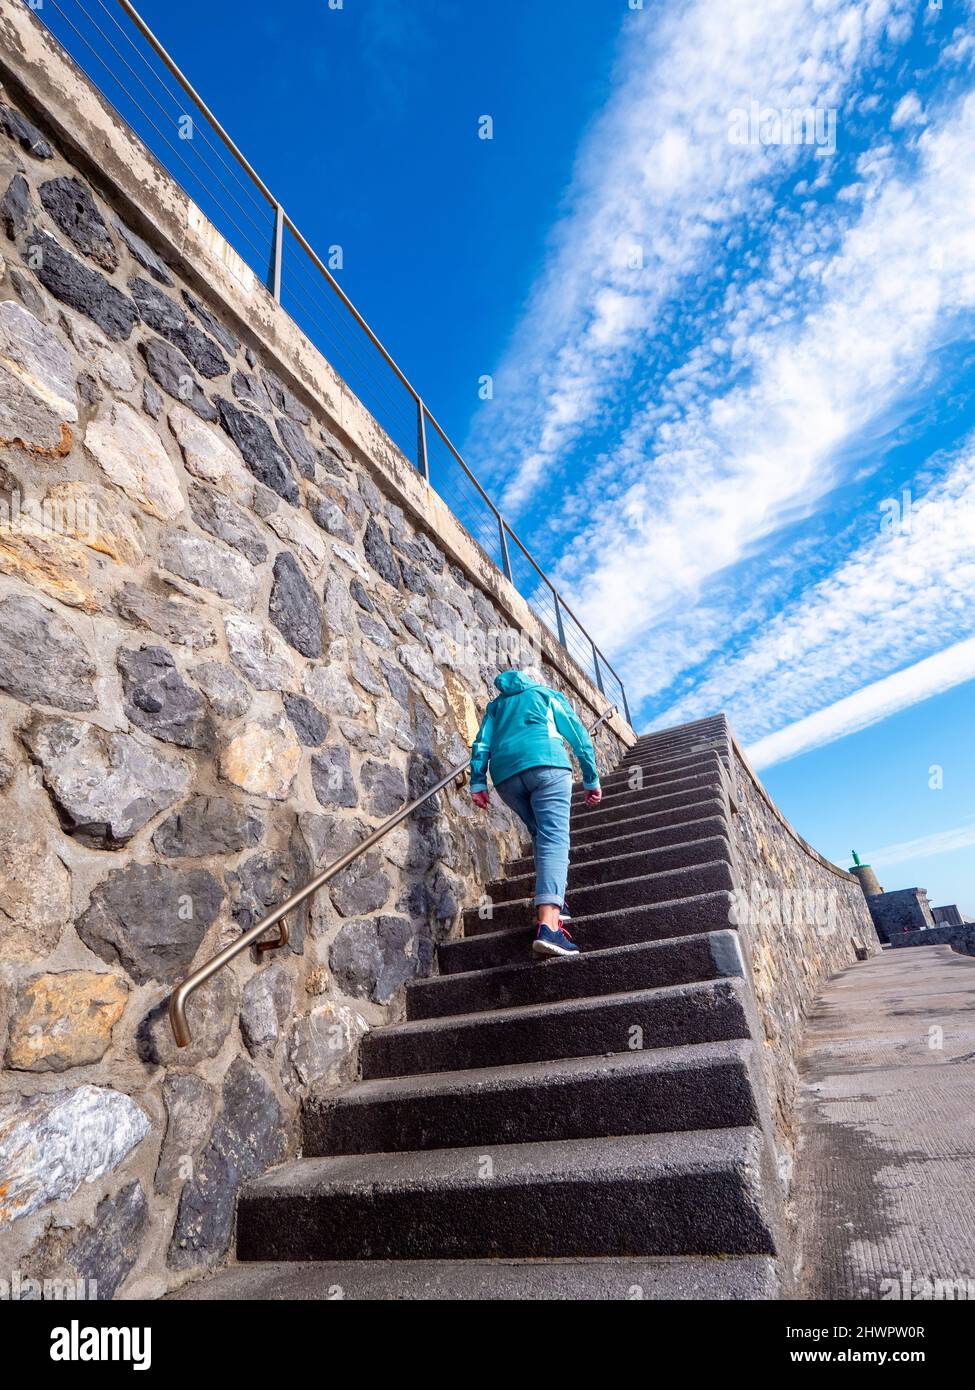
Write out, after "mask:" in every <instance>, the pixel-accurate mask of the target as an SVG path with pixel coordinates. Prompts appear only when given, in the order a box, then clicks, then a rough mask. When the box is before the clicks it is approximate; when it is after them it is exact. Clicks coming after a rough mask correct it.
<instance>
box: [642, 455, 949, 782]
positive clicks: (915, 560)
mask: <svg viewBox="0 0 975 1390" xmlns="http://www.w3.org/2000/svg"><path fill="white" fill-rule="evenodd" d="M942 466H944V465H942ZM908 503H909V505H908ZM870 522H871V532H872V534H871V536H870V538H869V539H868V540H865V541H863V542H862V543H861V544H860V545H859V546H858V547H857V548H856V549H855V550H854V551H853V552H852V553H851V554H850V555H849V556H848V557H847V558H846V559H845V560H844V561H842V562H840V563H838V564H836V565H835V566H834V567H833V569H832V570H831V571H830V573H829V574H828V575H827V576H826V577H825V578H823V579H821V580H819V581H818V582H817V583H815V584H812V585H807V586H804V587H802V588H801V589H800V591H799V593H798V594H797V595H796V596H795V597H794V598H793V599H792V601H791V602H789V603H787V604H785V605H784V606H783V607H781V608H780V611H779V612H777V613H776V614H775V616H774V617H773V618H772V619H771V620H769V621H767V622H762V623H761V624H760V625H759V626H757V628H756V629H755V631H754V632H753V633H752V635H750V637H749V638H748V639H747V640H745V641H744V642H741V643H736V644H734V650H733V652H732V654H731V655H728V656H725V657H718V658H716V659H712V660H711V662H710V664H709V668H708V671H707V674H706V675H705V676H704V677H703V678H702V679H701V680H700V681H698V682H697V683H696V684H695V686H694V689H693V690H692V692H691V693H690V694H689V695H687V696H686V697H684V698H683V699H681V700H680V701H678V702H677V703H676V704H674V705H672V706H671V707H670V709H668V710H667V711H666V712H665V713H663V714H662V715H661V716H660V719H659V721H658V723H659V724H661V725H667V724H673V723H678V722H680V721H681V720H684V719H695V718H699V717H700V716H702V715H706V714H711V713H713V712H714V711H715V710H717V709H727V711H728V713H729V714H730V716H731V718H732V721H733V723H734V725H735V726H736V728H737V729H738V730H739V732H740V736H741V737H743V738H745V739H746V740H752V739H754V738H755V737H756V735H758V734H760V733H764V731H765V730H767V729H769V728H771V729H773V730H775V729H778V730H780V732H779V733H775V734H773V735H771V737H766V738H761V739H760V740H759V742H758V743H757V745H756V747H757V748H758V750H759V754H758V755H759V756H760V757H762V758H763V760H764V762H765V765H768V763H770V762H772V761H779V760H781V759H782V758H784V757H792V756H794V755H795V753H797V752H802V751H806V749H808V748H811V747H814V746H816V745H818V744H821V743H825V742H828V741H830V739H833V738H839V737H842V736H843V735H844V734H846V733H852V732H853V731H854V729H856V728H863V727H865V726H866V725H867V724H870V723H874V722H875V721H876V719H878V718H881V717H884V714H885V713H892V712H893V710H894V708H898V709H900V708H904V707H905V705H906V704H910V703H913V701H914V700H916V699H923V698H926V697H927V695H930V694H934V693H936V692H937V690H938V689H947V687H948V685H949V684H955V683H957V680H963V679H967V678H968V677H967V676H966V675H965V673H964V669H962V670H961V673H960V674H958V675H957V680H956V679H951V680H947V681H946V683H945V684H944V685H942V686H937V685H936V684H935V685H930V686H925V685H924V684H923V679H924V678H925V676H926V674H930V675H931V676H932V677H934V678H936V677H938V675H939V671H940V673H941V675H944V676H947V675H948V674H949V673H950V667H949V666H948V665H946V666H944V667H943V668H938V667H937V666H936V667H934V668H933V669H932V668H929V667H928V666H926V664H925V663H924V662H922V663H920V665H919V666H918V665H916V664H915V663H916V658H917V657H918V656H919V655H921V654H931V653H934V652H937V651H940V650H941V649H943V648H946V647H949V646H952V645H953V644H954V642H955V641H956V639H957V638H958V637H959V636H960V635H965V636H967V634H968V633H970V632H971V631H972V630H973V629H975V441H972V442H970V443H969V444H968V445H967V446H966V447H964V448H963V449H962V450H961V451H960V453H959V454H958V456H957V457H956V458H955V459H954V460H953V461H952V462H951V463H950V465H949V466H948V467H947V470H946V472H945V474H944V476H943V477H942V479H941V481H940V482H938V483H937V484H936V485H935V486H932V487H931V488H930V490H929V491H928V492H927V493H926V494H925V495H923V496H921V497H920V498H914V497H910V496H908V498H907V499H905V498H903V497H900V496H899V497H896V498H889V499H886V501H885V505H884V506H883V508H882V509H878V510H877V512H876V513H875V514H874V516H873V517H872V518H871V519H870ZM787 559H788V561H790V562H793V563H795V565H796V566H797V567H798V565H799V564H800V563H801V559H802V557H801V556H799V555H793V556H789V557H787ZM775 582H776V578H775V576H773V578H772V583H773V585H774V584H775ZM726 603H727V600H724V601H723V602H722V603H721V604H719V605H715V606H714V607H712V605H708V604H705V605H702V606H701V609H700V611H699V613H698V615H697V619H696V625H695V628H694V629H693V630H700V629H701V627H702V625H704V624H707V626H705V627H704V630H705V631H706V632H708V633H709V634H710V635H713V638H714V640H715V641H716V642H717V641H718V640H724V639H725V638H726V637H727V635H728V634H727V633H722V632H721V628H720V624H721V621H722V616H723V614H724V613H725V612H726V607H725V605H726ZM739 606H740V607H741V608H742V609H743V610H744V611H745V613H746V614H747V606H746V605H744V604H742V603H741V602H740V601H739ZM706 655H707V652H706V651H705V652H701V653H698V654H697V659H698V660H702V659H703V658H704V656H706ZM905 666H906V667H908V668H909V669H908V671H906V672H902V673H901V679H900V680H899V682H898V683H896V684H895V685H894V686H888V685H886V683H885V682H884V681H883V680H881V681H879V682H877V681H876V675H877V672H878V671H879V672H887V671H895V670H896V669H897V668H899V667H905ZM910 672H914V676H913V677H912V678H911V679H908V676H909V673H910ZM912 679H913V680H914V681H916V682H917V684H912ZM852 692H859V693H860V695H862V698H861V699H858V698H857V697H856V696H855V695H854V694H852ZM848 696H849V697H850V698H847V697H848ZM885 699H892V700H896V702H897V703H896V704H892V705H891V706H890V708H887V709H882V704H883V701H884V700H885ZM810 710H814V711H815V710H818V711H820V713H819V714H815V715H813V716H812V717H811V718H806V717H805V716H806V715H807V713H808V711H810ZM878 710H881V711H882V712H881V713H878V712H877V711H878Z"/></svg>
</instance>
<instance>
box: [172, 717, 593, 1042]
mask: <svg viewBox="0 0 975 1390" xmlns="http://www.w3.org/2000/svg"><path fill="white" fill-rule="evenodd" d="M616 708H617V707H616V705H610V707H609V709H608V710H606V712H605V713H604V714H601V715H600V716H599V718H598V719H597V720H596V722H595V723H594V724H590V725H589V733H590V735H592V734H594V733H595V732H596V730H597V729H598V728H599V726H600V725H601V724H605V722H606V720H607V719H610V718H611V717H612V716H613V715H614V714H615V713H616ZM470 764H471V760H470V758H468V759H467V761H466V762H463V763H459V764H458V765H457V767H455V768H452V769H451V770H450V772H448V773H447V774H446V775H445V776H444V777H441V779H440V781H439V782H437V783H436V784H435V785H434V786H432V787H431V788H430V789H429V791H425V792H424V793H423V795H422V796H418V797H417V798H416V799H415V800H414V801H411V802H409V803H408V805H406V806H403V807H401V808H400V810H398V811H397V812H396V813H395V815H392V816H390V817H389V819H388V820H385V821H383V823H382V825H380V826H378V827H377V829H375V830H374V831H373V832H372V834H371V835H368V836H367V837H366V838H365V839H364V840H363V841H362V843H361V844H359V845H356V846H355V848H353V849H350V850H348V851H347V853H345V854H343V855H342V857H341V858H340V859H336V861H335V863H334V864H329V865H328V866H327V868H324V869H323V870H322V872H321V873H320V874H316V875H315V877H314V878H312V879H309V881H308V882H307V883H306V884H305V886H304V888H299V889H298V891H297V893H292V895H291V897H290V898H288V900H287V902H283V903H282V904H281V905H280V907H276V908H275V909H274V911H273V912H269V913H268V914H267V916H266V917H262V918H261V920H260V921H259V922H258V923H257V925H256V926H253V927H251V928H250V929H249V930H248V931H245V932H244V934H243V936H239V937H238V938H237V940H236V941H232V942H231V943H230V945H229V946H225V947H224V948H223V950H222V951H218V952H217V954H216V955H215V956H212V957H211V958H210V960H208V961H207V962H206V963H205V964H204V965H201V966H200V967H199V969H198V970H194V971H193V973H192V974H191V975H187V977H186V979H185V980H184V981H183V982H182V984H179V985H177V986H176V988H175V989H174V990H173V993H172V995H171V996H170V1000H169V1022H170V1026H171V1028H172V1030H173V1037H174V1038H175V1039H176V1046H177V1047H188V1046H189V1045H190V1043H191V1042H192V1041H193V1035H192V1033H191V1032H190V1025H189V1023H188V1022H187V1018H186V1005H187V1001H188V1000H189V997H190V995H191V994H192V993H193V991H194V990H197V989H199V988H200V986H201V985H203V984H206V982H207V980H209V979H210V977H211V976H212V975H215V974H216V973H217V971H218V970H222V969H223V967H224V966H225V965H229V963H230V962H231V961H232V960H233V959H234V958H235V957H236V956H239V955H240V953H241V951H246V950H247V948H248V946H250V945H251V944H252V943H254V942H257V950H258V951H276V950H278V949H279V948H280V947H282V946H287V944H288V927H287V924H286V923H285V921H284V919H285V917H286V916H287V915H288V913H289V912H292V911H293V910H294V908H296V907H300V905H301V904H302V903H303V902H304V901H305V899H306V898H309V897H311V895H312V893H315V892H317V891H318V889H319V888H321V887H323V886H324V885H325V884H326V883H328V881H329V880H330V879H333V878H334V877H335V875H336V874H339V873H341V872H342V870H343V869H347V868H348V867H349V865H350V864H351V863H352V862H353V861H354V860H356V859H358V857H359V855H360V854H365V853H366V851H367V850H370V849H372V847H373V845H375V844H378V842H379V841H380V840H381V839H382V838H383V836H384V835H387V834H388V833H389V831H390V830H394V829H395V828H396V826H397V825H399V824H400V822H401V821H404V820H405V819H406V817H407V816H409V815H412V814H413V812H414V811H415V810H416V809H417V808H418V807H419V806H422V805H423V804H424V803H425V802H427V801H429V800H430V798H431V797H432V796H436V794H437V792H440V791H443V789H444V787H446V786H448V785H449V784H450V783H451V782H453V781H455V780H457V779H459V778H461V777H463V775H464V773H465V772H466V771H467V769H468V768H469V767H470ZM271 927H277V928H278V936H277V938H276V939H275V940H273V941H260V942H258V940H257V938H258V937H259V936H263V934H264V933H265V932H266V931H269V930H270V929H271Z"/></svg>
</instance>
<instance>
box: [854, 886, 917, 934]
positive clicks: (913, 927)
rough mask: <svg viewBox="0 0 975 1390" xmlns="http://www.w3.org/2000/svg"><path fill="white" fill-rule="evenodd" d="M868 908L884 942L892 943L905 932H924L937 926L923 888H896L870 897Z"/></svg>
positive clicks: (872, 894)
mask: <svg viewBox="0 0 975 1390" xmlns="http://www.w3.org/2000/svg"><path fill="white" fill-rule="evenodd" d="M867 907H868V908H869V909H870V916H871V917H872V918H873V923H874V926H875V927H876V928H877V935H878V936H879V937H880V940H881V941H890V942H893V941H894V939H895V937H898V936H901V935H902V934H903V933H904V932H918V931H924V930H925V929H926V928H928V927H933V926H934V915H933V913H932V912H931V905H930V903H929V902H928V894H927V890H926V889H924V888H895V889H892V890H891V892H889V893H871V894H870V896H869V897H868V898H867Z"/></svg>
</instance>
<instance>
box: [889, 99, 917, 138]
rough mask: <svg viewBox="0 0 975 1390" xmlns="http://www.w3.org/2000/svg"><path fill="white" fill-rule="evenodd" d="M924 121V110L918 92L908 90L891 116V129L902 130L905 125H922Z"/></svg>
mask: <svg viewBox="0 0 975 1390" xmlns="http://www.w3.org/2000/svg"><path fill="white" fill-rule="evenodd" d="M923 121H924V112H923V110H922V108H921V101H920V98H919V97H918V94H917V92H907V93H905V95H904V96H902V97H901V99H900V101H899V102H898V103H897V105H896V106H895V107H894V110H893V114H892V115H891V118H890V128H891V130H900V129H901V128H902V127H903V126H908V125H921V124H923Z"/></svg>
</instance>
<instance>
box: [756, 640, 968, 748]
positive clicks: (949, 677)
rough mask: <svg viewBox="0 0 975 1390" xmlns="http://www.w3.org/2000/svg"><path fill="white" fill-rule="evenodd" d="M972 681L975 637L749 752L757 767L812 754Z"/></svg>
mask: <svg viewBox="0 0 975 1390" xmlns="http://www.w3.org/2000/svg"><path fill="white" fill-rule="evenodd" d="M969 680H975V637H969V638H967V639H966V640H965V641H963V642H956V643H955V644H954V646H952V647H947V648H946V649H945V650H944V651H941V652H938V653H937V654H936V655H935V656H929V657H926V658H925V660H924V661H918V662H916V663H915V664H914V665H913V666H909V667H908V668H907V669H906V670H904V671H897V672H895V673H894V675H892V676H885V677H884V678H883V680H879V681H874V683H873V684H872V685H868V686H864V687H863V689H862V690H858V691H856V693H855V694H853V695H848V696H847V697H846V698H845V699H843V700H837V702H836V704H834V705H830V706H829V707H828V708H827V709H822V710H818V711H817V712H816V713H815V714H811V715H807V717H806V718H805V719H800V720H798V721H797V723H795V724H790V725H789V726H788V727H787V728H785V729H780V730H779V731H778V732H777V733H774V734H769V735H768V737H767V738H763V739H760V740H759V741H758V743H754V744H752V745H751V747H750V748H749V749H748V756H749V758H750V759H751V761H752V763H753V764H754V765H755V767H756V768H762V767H771V765H772V764H773V763H780V762H783V761H784V760H785V759H786V758H794V757H795V756H796V755H797V754H798V753H808V752H809V751H810V749H812V748H819V747H821V745H822V744H824V743H832V742H833V741H834V740H835V739H838V738H844V737H845V736H846V735H847V734H852V733H855V732H856V731H857V730H858V729H865V728H866V727H867V726H868V725H870V724H877V723H879V721H880V720H881V719H886V718H888V716H889V715H891V714H896V713H897V712H898V711H899V710H902V709H906V708H907V707H908V706H909V705H914V704H917V702H918V701H919V700H927V699H928V698H929V697H930V696H932V695H940V694H942V693H943V692H944V691H945V690H950V689H951V688H952V686H955V685H961V684H962V682H963V681H969Z"/></svg>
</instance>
